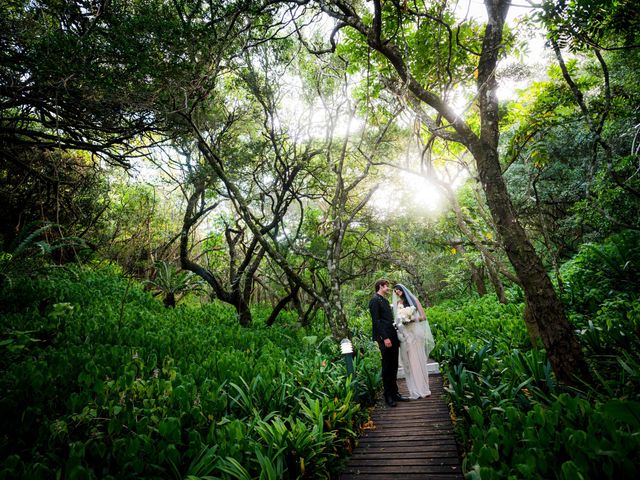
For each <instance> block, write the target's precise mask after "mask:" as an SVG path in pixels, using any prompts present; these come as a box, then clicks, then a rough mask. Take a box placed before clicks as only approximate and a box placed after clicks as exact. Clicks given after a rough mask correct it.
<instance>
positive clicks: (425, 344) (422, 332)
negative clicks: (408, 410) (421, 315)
mask: <svg viewBox="0 0 640 480" xmlns="http://www.w3.org/2000/svg"><path fill="white" fill-rule="evenodd" d="M398 337H399V338H400V362H401V363H402V367H403V368H404V375H405V380H406V382H407V388H408V389H409V398H412V399H417V398H423V397H428V396H429V395H431V390H430V388H429V371H428V369H427V358H428V354H429V352H430V351H431V348H433V336H432V334H431V329H430V328H429V323H428V322H427V321H426V320H425V321H422V322H416V321H414V322H411V323H405V324H403V325H401V326H399V328H398Z"/></svg>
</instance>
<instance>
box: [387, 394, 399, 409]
mask: <svg viewBox="0 0 640 480" xmlns="http://www.w3.org/2000/svg"><path fill="white" fill-rule="evenodd" d="M384 402H385V403H386V404H387V405H389V406H390V407H395V406H396V405H397V404H396V402H395V400H394V399H393V398H392V397H388V396H386V395H385V397H384Z"/></svg>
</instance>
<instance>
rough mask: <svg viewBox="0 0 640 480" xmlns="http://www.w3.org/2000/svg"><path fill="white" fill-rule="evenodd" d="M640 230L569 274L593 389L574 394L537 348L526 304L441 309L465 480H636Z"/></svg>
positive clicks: (472, 302) (597, 249) (571, 266)
mask: <svg viewBox="0 0 640 480" xmlns="http://www.w3.org/2000/svg"><path fill="white" fill-rule="evenodd" d="M638 245H640V243H639V242H638V234H637V232H623V233H621V234H619V235H615V236H612V237H611V238H609V239H607V240H606V241H605V242H604V243H602V244H593V245H585V246H584V247H583V249H582V250H581V252H580V253H579V254H578V255H576V256H575V258H573V259H572V260H571V261H570V262H567V263H566V264H565V265H564V266H563V274H564V278H565V280H566V282H567V294H566V298H567V302H566V305H567V308H568V309H569V312H570V314H571V318H572V321H573V324H574V326H575V328H576V329H578V332H579V336H580V340H581V343H582V344H583V346H584V348H585V351H586V352H587V356H588V358H589V362H590V364H591V368H592V371H593V372H594V373H595V375H596V377H597V378H596V380H595V384H593V385H586V384H585V385H584V386H583V388H581V389H579V390H576V389H570V390H569V389H567V388H566V387H563V386H561V385H559V384H558V383H557V382H556V380H555V377H554V376H553V373H552V370H551V366H550V365H549V363H548V361H547V359H546V355H545V352H544V351H543V350H538V349H532V348H531V346H530V342H529V341H528V338H527V333H526V330H525V328H524V323H523V321H522V305H521V304H520V305H519V304H509V305H502V304H500V303H498V302H497V300H496V299H495V298H492V297H490V296H485V297H483V298H468V299H466V300H464V301H458V302H454V301H449V302H444V303H442V304H440V305H438V306H436V307H433V308H431V309H429V311H428V315H429V317H430V319H431V322H432V328H433V331H434V335H435V336H436V339H437V340H439V342H438V343H439V345H438V348H437V349H436V351H435V352H434V355H435V356H436V357H437V358H438V359H439V360H440V361H441V364H442V365H443V366H444V374H445V375H446V380H447V383H448V386H447V390H448V392H449V395H450V398H451V406H452V410H453V416H454V421H455V425H456V431H457V433H458V434H459V438H460V441H461V444H462V446H463V449H464V451H465V456H464V469H465V471H466V472H467V478H473V479H476V478H477V479H479V478H482V479H491V478H494V479H501V478H544V479H549V478H562V479H574V478H633V477H634V476H635V475H636V473H637V466H638V464H639V462H640V439H639V438H638V435H637V432H638V430H639V429H640V340H639V338H638V329H639V328H640V299H639V298H638V292H637V282H636V280H635V279H636V278H637V274H638V267H640V256H638Z"/></svg>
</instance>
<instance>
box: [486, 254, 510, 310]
mask: <svg viewBox="0 0 640 480" xmlns="http://www.w3.org/2000/svg"><path fill="white" fill-rule="evenodd" d="M485 265H486V266H487V273H488V274H489V280H491V285H493V289H494V290H495V291H496V295H497V296H498V301H499V302H500V303H503V304H505V305H506V304H507V303H509V302H508V301H507V297H506V296H505V294H504V285H503V283H502V280H500V277H499V276H498V272H497V271H496V269H495V267H494V266H493V265H492V264H491V262H490V261H489V260H486V259H485Z"/></svg>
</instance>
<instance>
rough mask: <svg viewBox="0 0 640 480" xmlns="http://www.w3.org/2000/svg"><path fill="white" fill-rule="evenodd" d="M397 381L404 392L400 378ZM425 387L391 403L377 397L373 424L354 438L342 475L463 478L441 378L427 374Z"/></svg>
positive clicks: (347, 478)
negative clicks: (425, 393)
mask: <svg viewBox="0 0 640 480" xmlns="http://www.w3.org/2000/svg"><path fill="white" fill-rule="evenodd" d="M398 386H399V387H400V393H401V394H403V395H406V394H407V390H406V384H405V382H404V380H399V381H398ZM430 386H431V392H432V395H431V396H430V397H427V398H422V399H417V400H411V401H408V402H398V405H397V406H396V407H388V406H387V405H386V404H384V402H382V401H379V402H378V405H377V406H376V408H375V409H374V411H373V413H372V425H373V428H371V429H367V430H365V432H364V433H363V434H362V436H361V437H360V439H359V440H358V445H357V447H356V448H355V449H354V451H353V455H352V456H351V458H350V459H349V463H348V464H347V466H346V468H345V470H344V472H343V474H342V475H341V477H340V478H341V480H351V479H355V478H358V479H364V478H366V479H372V480H385V479H392V478H393V479H397V478H403V479H418V478H422V479H429V480H453V479H456V480H460V479H462V478H463V475H462V468H461V466H460V458H459V455H458V448H457V445H456V441H455V436H454V430H453V426H452V425H451V419H450V417H449V408H448V405H447V404H446V396H445V395H444V390H443V387H442V377H441V376H440V375H431V376H430ZM399 475H401V476H402V477H399Z"/></svg>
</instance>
